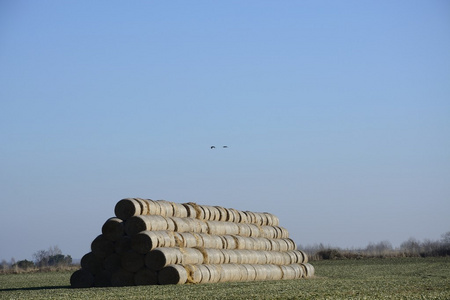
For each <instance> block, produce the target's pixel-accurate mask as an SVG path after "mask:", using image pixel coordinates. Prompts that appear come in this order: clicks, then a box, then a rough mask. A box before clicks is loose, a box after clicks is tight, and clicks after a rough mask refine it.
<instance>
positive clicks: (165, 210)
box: [157, 200, 174, 217]
mask: <svg viewBox="0 0 450 300" xmlns="http://www.w3.org/2000/svg"><path fill="white" fill-rule="evenodd" d="M157 202H158V204H159V206H161V216H163V217H173V215H174V212H173V206H172V204H171V203H170V202H169V201H166V200H158V201H157Z"/></svg>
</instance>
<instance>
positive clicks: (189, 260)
mask: <svg viewBox="0 0 450 300" xmlns="http://www.w3.org/2000/svg"><path fill="white" fill-rule="evenodd" d="M180 251H181V252H182V253H183V256H182V261H181V263H182V264H184V265H185V264H192V265H197V264H202V263H203V258H204V257H203V253H202V252H201V251H200V250H198V249H196V248H180Z"/></svg>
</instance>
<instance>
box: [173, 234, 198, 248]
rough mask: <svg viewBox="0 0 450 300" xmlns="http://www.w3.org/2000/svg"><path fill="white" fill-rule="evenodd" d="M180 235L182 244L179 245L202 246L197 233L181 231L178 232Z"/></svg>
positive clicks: (186, 246)
mask: <svg viewBox="0 0 450 300" xmlns="http://www.w3.org/2000/svg"><path fill="white" fill-rule="evenodd" d="M178 235H179V237H180V240H181V241H180V242H181V244H180V245H179V247H185V248H192V247H202V246H199V245H198V243H197V239H196V237H195V235H194V234H193V233H191V232H181V233H179V234H178Z"/></svg>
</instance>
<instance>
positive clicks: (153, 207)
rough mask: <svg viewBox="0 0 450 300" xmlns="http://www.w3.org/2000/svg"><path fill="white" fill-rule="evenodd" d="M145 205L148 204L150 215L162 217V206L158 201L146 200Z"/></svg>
mask: <svg viewBox="0 0 450 300" xmlns="http://www.w3.org/2000/svg"><path fill="white" fill-rule="evenodd" d="M144 201H145V203H146V204H147V210H148V214H149V215H161V206H159V204H158V203H157V202H156V201H153V200H151V199H145V200H144Z"/></svg>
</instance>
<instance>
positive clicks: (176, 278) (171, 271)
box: [158, 265, 188, 284]
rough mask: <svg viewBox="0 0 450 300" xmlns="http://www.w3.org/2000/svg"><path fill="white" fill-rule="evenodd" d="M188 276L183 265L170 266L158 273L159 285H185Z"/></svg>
mask: <svg viewBox="0 0 450 300" xmlns="http://www.w3.org/2000/svg"><path fill="white" fill-rule="evenodd" d="M187 278H188V274H187V271H186V269H185V268H184V267H183V266H182V265H169V266H167V267H165V268H164V269H162V270H161V271H159V272H158V283H159V284H184V283H186V281H187Z"/></svg>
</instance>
